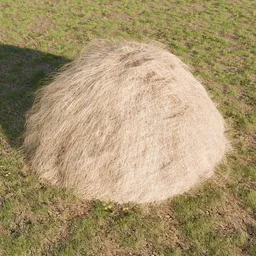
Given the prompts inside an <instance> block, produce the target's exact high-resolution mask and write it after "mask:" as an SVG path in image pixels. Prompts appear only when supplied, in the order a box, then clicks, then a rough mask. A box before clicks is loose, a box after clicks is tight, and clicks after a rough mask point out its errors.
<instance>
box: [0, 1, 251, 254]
mask: <svg viewBox="0 0 256 256" xmlns="http://www.w3.org/2000/svg"><path fill="white" fill-rule="evenodd" d="M0 5H1V6H0V8H1V16H0V24H1V28H0V30H1V31H0V41H1V45H0V70H1V73H0V83H1V84H0V255H8V256H9V255H19V256H20V255H36V256H37V255H145V256H148V255H220V256H222V255H256V219H255V217H256V189H255V188H256V170H255V167H254V166H255V164H256V161H255V156H254V154H255V147H254V146H255V141H254V140H255V137H254V136H253V135H254V134H255V127H256V125H255V121H256V113H255V91H256V90H255V70H256V63H255V52H256V48H255V41H256V40H255V29H256V28H255V23H254V19H253V17H255V2H254V1H250V0H239V1H237V0H225V1H224V0H219V1H214V0H209V1H203V0H188V1H185V0H176V1H170V0H169V1H167V0H161V1H160V0H159V1H157V0H152V1H135V0H132V1H126V0H120V1H114V0H113V1H110V0H109V1H107V0H102V1H98V0H97V1H92V0H91V1H89V0H87V1H82V0H72V1H71V0H65V1H64V0H60V1H56V0H53V1H49V0H41V1H36V0H22V1H21V0H17V1H11V0H2V1H1V3H0ZM112 37H115V38H116V37H124V38H132V39H137V40H146V39H154V40H157V41H160V42H162V43H164V44H165V45H167V46H168V48H169V50H170V51H171V52H172V53H174V54H176V55H177V56H179V58H180V59H182V61H183V62H185V63H186V64H188V65H189V66H190V68H191V70H192V72H193V74H194V75H195V76H196V77H197V78H198V79H199V80H200V81H201V82H202V83H203V85H204V86H205V87H206V89H207V91H208V93H209V94H210V95H211V97H212V99H213V101H214V102H215V103H216V104H217V107H218V109H219V111H220V112H221V113H222V114H223V116H224V118H225V120H226V123H227V137H228V138H229V140H230V141H231V143H232V146H233V151H232V152H230V153H229V154H228V155H227V156H226V159H225V160H224V161H223V163H222V164H221V165H220V166H219V167H218V168H217V170H216V175H215V176H214V177H213V178H212V179H210V180H208V181H206V182H204V183H203V184H201V185H200V186H197V187H196V188H195V189H192V190H190V191H189V192H188V193H186V194H185V195H181V196H177V197H174V198H172V199H170V200H167V201H165V202H163V203H161V204H160V205H144V206H141V205H136V204H127V205H117V204H114V203H111V202H100V201H94V202H84V201H81V200H79V199H78V198H77V197H76V196H75V195H73V194H72V193H71V192H70V191H66V190H62V189H58V188H54V187H51V186H49V185H47V184H43V183H42V182H40V181H38V179H37V176H36V175H35V174H31V173H29V172H28V171H27V169H26V165H25V164H24V159H23V154H22V151H21V150H20V146H21V143H22V134H23V131H24V122H25V113H26V111H27V110H28V109H29V108H30V107H31V105H32V103H33V100H34V93H35V91H36V90H37V89H38V88H40V87H41V86H42V85H43V84H44V83H46V82H47V80H49V79H51V78H50V75H51V74H54V72H56V71H57V70H58V69H59V68H60V67H61V66H63V65H64V64H65V63H67V62H69V61H70V60H72V59H73V58H75V56H76V54H77V53H78V52H79V51H80V50H81V49H82V47H83V45H86V43H87V42H88V41H90V40H91V39H93V38H112Z"/></svg>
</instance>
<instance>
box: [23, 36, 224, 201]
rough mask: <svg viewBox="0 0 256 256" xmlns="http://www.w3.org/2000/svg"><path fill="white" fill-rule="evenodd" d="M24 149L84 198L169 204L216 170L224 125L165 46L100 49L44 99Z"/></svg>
mask: <svg viewBox="0 0 256 256" xmlns="http://www.w3.org/2000/svg"><path fill="white" fill-rule="evenodd" d="M24 148H25V152H26V154H27V159H28V162H29V163H30V165H31V168H32V169H33V170H35V171H36V172H38V173H39V175H40V177H41V178H44V179H46V180H48V181H50V182H51V183H52V184H57V185H60V186H62V187H67V188H71V189H73V190H74V191H75V192H77V193H78V194H79V195H80V196H81V197H83V198H85V199H102V200H113V201H117V202H121V203H124V202H128V201H134V202H139V203H146V202H154V201H159V200H164V199H166V198H168V197H170V196H173V195H175V194H179V193H182V192H184V191H186V190H188V189H189V188H191V187H192V186H193V185H194V184H196V183H198V182H199V181H201V180H202V179H203V178H206V177H209V176H211V175H212V174H213V172H214V167H215V166H216V165H217V164H218V163H219V162H220V161H221V159H222V158H223V155H224V153H225V151H226V148H227V141H226V139H225V137H224V120H223V118H222V116H221V115H220V113H219V112H218V111H217V109H216V107H215V106H214V104H213V102H212V101H211V99H210V98H209V97H208V95H207V93H206V91H205V89H204V87H203V86H202V85H201V84H200V83H199V82H198V81H197V80H196V79H195V78H194V77H193V75H192V74H191V73H190V72H189V71H188V69H187V67H186V66H185V65H184V64H183V63H182V62H181V61H180V60H179V59H178V58H177V57H176V56H174V55H173V54H171V53H169V52H168V51H167V50H166V49H164V47H162V46H160V45H158V44H143V43H136V42H127V41H121V42H120V41H104V40H99V41H94V42H93V43H91V44H89V45H88V46H87V48H86V49H85V51H84V52H83V53H82V54H81V55H80V56H79V57H78V58H77V59H76V60H75V61H73V62H72V63H71V64H69V65H68V66H66V67H65V69H64V70H63V71H62V72H61V73H60V74H59V75H58V76H57V77H56V78H55V80H54V81H53V82H51V83H50V84H49V85H48V86H45V87H44V88H43V89H42V90H41V91H40V92H39V94H38V99H37V101H36V103H35V105H34V107H33V108H32V110H31V111H30V113H29V116H28V119H27V130H26V133H25V141H24Z"/></svg>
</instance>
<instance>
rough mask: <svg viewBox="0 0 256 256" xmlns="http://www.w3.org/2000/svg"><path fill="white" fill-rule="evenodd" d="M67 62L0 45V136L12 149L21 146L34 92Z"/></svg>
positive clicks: (38, 52)
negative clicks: (1, 133)
mask: <svg viewBox="0 0 256 256" xmlns="http://www.w3.org/2000/svg"><path fill="white" fill-rule="evenodd" d="M69 61H70V60H68V59H65V58H63V57H60V56H56V55H52V54H49V53H44V52H40V51H36V50H32V49H26V48H19V47H16V46H11V45H0V132H3V133H4V135H5V136H6V137H7V139H8V142H9V144H10V145H11V146H12V147H20V146H21V144H22V134H23V132H24V124H25V116H26V112H27V111H28V110H29V109H30V108H31V106H32V104H33V101H34V98H35V92H36V91H37V90H38V89H39V88H40V87H41V86H42V85H43V84H44V83H46V79H47V80H48V79H49V76H50V75H53V74H54V73H55V72H56V71H57V70H58V69H59V68H60V67H61V66H63V65H64V64H66V63H67V62H69ZM1 130H2V131H1Z"/></svg>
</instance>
